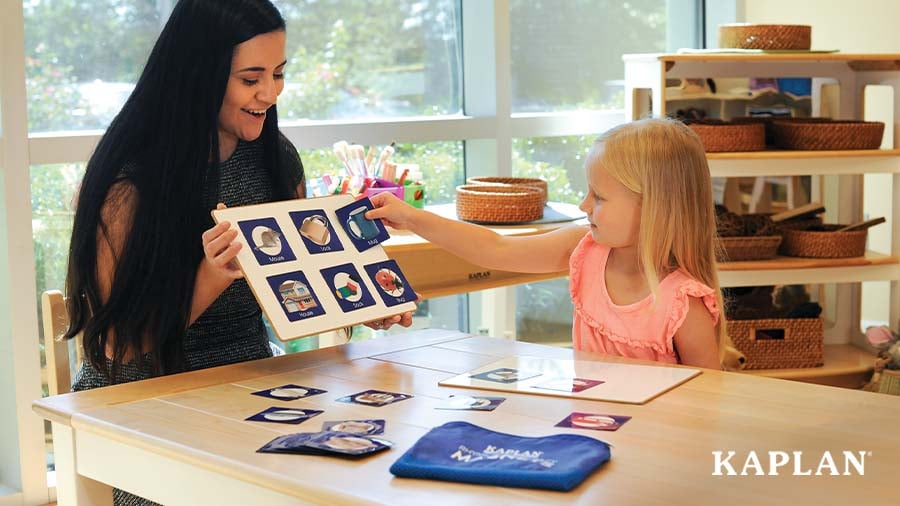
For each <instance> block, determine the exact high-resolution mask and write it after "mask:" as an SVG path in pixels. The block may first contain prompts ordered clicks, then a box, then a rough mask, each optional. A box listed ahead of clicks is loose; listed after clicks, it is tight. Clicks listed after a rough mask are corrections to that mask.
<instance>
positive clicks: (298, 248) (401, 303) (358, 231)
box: [212, 194, 417, 341]
mask: <svg viewBox="0 0 900 506" xmlns="http://www.w3.org/2000/svg"><path fill="white" fill-rule="evenodd" d="M369 209H372V203H371V202H369V199H366V198H364V199H360V200H354V198H353V197H352V196H350V195H346V194H343V195H334V196H328V197H321V198H315V199H297V200H286V201H282V202H272V203H267V204H258V205H250V206H243V207H233V208H226V209H216V210H214V211H213V212H212V215H213V219H214V220H215V221H216V223H220V222H222V221H228V222H230V223H231V228H233V229H236V230H237V231H238V235H237V239H236V241H238V242H241V243H242V244H243V247H242V248H241V250H240V251H239V252H238V255H237V261H238V264H239V265H240V268H241V270H242V271H243V273H244V278H245V279H246V280H247V283H248V284H249V285H250V289H251V290H252V291H253V294H254V295H255V296H256V300H257V301H258V302H259V305H260V307H261V308H262V310H263V312H264V313H265V314H266V317H267V318H268V319H269V321H270V322H271V324H272V328H273V330H274V331H275V334H276V335H277V336H278V338H279V339H280V340H282V341H288V340H291V339H296V338H298V337H303V336H308V335H312V334H319V333H322V332H327V331H330V330H334V329H339V328H343V327H348V326H351V325H356V324H359V323H363V322H368V321H372V320H377V319H382V318H385V317H387V316H391V315H394V314H398V313H402V312H406V311H414V310H415V308H416V304H415V302H416V298H417V296H416V294H415V292H414V291H413V289H412V287H411V286H409V283H408V282H407V280H406V276H404V275H403V273H402V272H401V271H400V267H399V265H397V262H395V261H393V260H391V259H389V258H388V257H387V254H386V253H385V252H384V248H383V247H382V246H381V243H383V242H384V241H385V240H387V239H388V237H389V236H388V233H387V230H386V229H385V228H384V225H382V224H381V221H380V220H374V221H372V220H367V219H365V216H364V214H365V212H366V211H368V210H369Z"/></svg>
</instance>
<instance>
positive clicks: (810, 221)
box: [775, 216, 822, 234]
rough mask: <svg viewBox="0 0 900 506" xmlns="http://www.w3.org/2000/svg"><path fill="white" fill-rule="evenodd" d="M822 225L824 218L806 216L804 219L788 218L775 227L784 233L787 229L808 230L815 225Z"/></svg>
mask: <svg viewBox="0 0 900 506" xmlns="http://www.w3.org/2000/svg"><path fill="white" fill-rule="evenodd" d="M820 226H822V218H821V217H819V216H813V217H812V218H804V219H802V220H787V221H782V222H781V223H776V224H775V228H776V229H777V230H778V233H780V234H784V231H785V230H807V229H810V228H813V227H820Z"/></svg>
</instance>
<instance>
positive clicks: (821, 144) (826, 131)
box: [772, 121, 884, 150]
mask: <svg viewBox="0 0 900 506" xmlns="http://www.w3.org/2000/svg"><path fill="white" fill-rule="evenodd" d="M772 129H773V131H774V134H775V145H777V146H778V147H780V148H784V149H803V150H826V149H828V150H831V149H833V150H842V149H878V148H879V147H880V146H881V137H882V134H884V123H881V122H878V121H775V122H773V123H772Z"/></svg>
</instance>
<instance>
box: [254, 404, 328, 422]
mask: <svg viewBox="0 0 900 506" xmlns="http://www.w3.org/2000/svg"><path fill="white" fill-rule="evenodd" d="M322 413H324V411H321V410H318V409H299V408H282V407H277V406H273V407H271V408H268V409H265V410H263V411H260V412H259V413H257V414H255V415H253V416H249V417H247V418H245V420H249V421H253V422H270V423H290V424H294V425H296V424H298V423H303V422H305V421H307V420H309V419H310V418H312V417H314V416H316V415H319V414H322Z"/></svg>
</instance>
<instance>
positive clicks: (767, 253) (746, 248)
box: [716, 235, 782, 262]
mask: <svg viewBox="0 0 900 506" xmlns="http://www.w3.org/2000/svg"><path fill="white" fill-rule="evenodd" d="M781 240H782V239H781V236H780V235H772V236H760V237H719V238H717V241H718V243H719V247H718V248H716V260H717V261H719V262H738V261H742V260H767V259H769V258H772V257H774V256H775V254H776V253H778V246H779V245H780V244H781Z"/></svg>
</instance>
